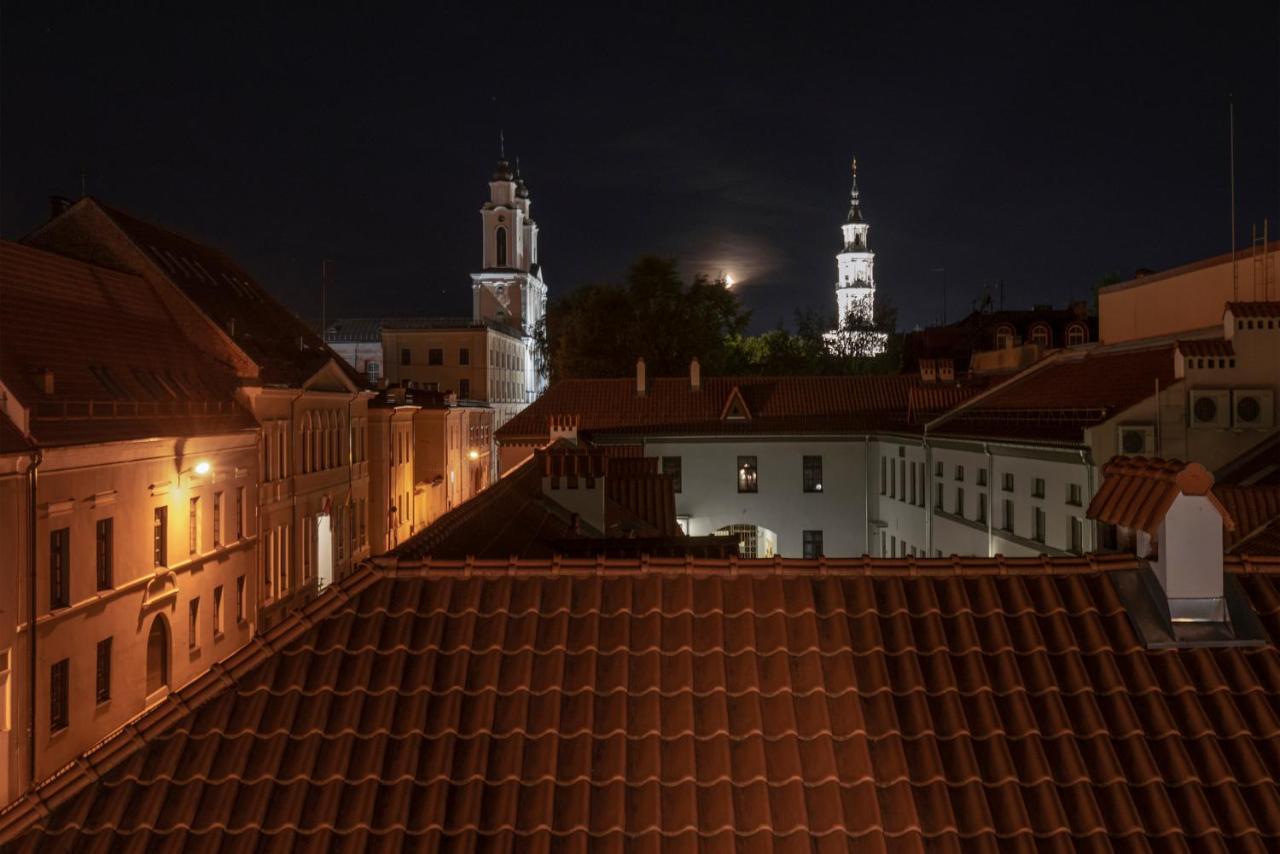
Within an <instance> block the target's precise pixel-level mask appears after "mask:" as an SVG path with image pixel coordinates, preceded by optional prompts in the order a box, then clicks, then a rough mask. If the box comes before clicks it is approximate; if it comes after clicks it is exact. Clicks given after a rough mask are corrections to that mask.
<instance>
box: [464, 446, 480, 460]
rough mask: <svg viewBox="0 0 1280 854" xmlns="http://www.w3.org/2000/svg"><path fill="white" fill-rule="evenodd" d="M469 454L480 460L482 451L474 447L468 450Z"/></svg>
mask: <svg viewBox="0 0 1280 854" xmlns="http://www.w3.org/2000/svg"><path fill="white" fill-rule="evenodd" d="M467 456H468V457H470V458H471V459H473V460H478V459H480V452H479V451H477V450H476V449H475V448H472V449H471V450H470V451H467Z"/></svg>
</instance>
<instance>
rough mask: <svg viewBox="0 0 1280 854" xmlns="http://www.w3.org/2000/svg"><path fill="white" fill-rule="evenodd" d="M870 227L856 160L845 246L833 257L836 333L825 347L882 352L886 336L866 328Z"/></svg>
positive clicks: (870, 293)
mask: <svg viewBox="0 0 1280 854" xmlns="http://www.w3.org/2000/svg"><path fill="white" fill-rule="evenodd" d="M870 228H871V227H870V226H869V225H868V224H867V223H866V221H865V220H864V219H863V218H862V205H861V202H860V201H859V199H858V161H857V160H854V161H853V189H852V190H850V192H849V215H848V216H847V217H845V221H844V225H842V226H840V230H841V232H842V233H843V236H844V246H843V248H842V249H841V250H840V252H839V253H838V254H837V255H836V272H837V274H838V278H837V280H836V308H837V310H838V312H839V313H838V314H837V316H836V331H834V332H831V333H828V335H827V342H828V344H829V345H830V346H831V347H832V348H833V349H836V350H837V351H840V352H847V353H850V354H853V355H864V356H873V355H877V354H879V353H883V352H884V348H885V335H884V333H882V332H874V331H871V330H870V329H869V327H870V326H871V323H872V321H873V319H874V312H875V297H876V276H875V261H876V254H875V253H874V252H872V251H871V248H870V246H869V245H868V244H867V232H868V230H870Z"/></svg>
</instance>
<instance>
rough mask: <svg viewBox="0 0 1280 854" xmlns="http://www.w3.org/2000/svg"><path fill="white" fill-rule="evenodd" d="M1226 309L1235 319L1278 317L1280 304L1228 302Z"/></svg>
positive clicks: (1269, 302)
mask: <svg viewBox="0 0 1280 854" xmlns="http://www.w3.org/2000/svg"><path fill="white" fill-rule="evenodd" d="M1227 308H1228V309H1229V310H1230V311H1231V313H1232V314H1233V315H1235V316H1236V318H1237V319H1240V318H1257V317H1263V318H1266V317H1280V302H1277V301H1275V300H1270V301H1267V302H1263V301H1258V302H1229V303H1227Z"/></svg>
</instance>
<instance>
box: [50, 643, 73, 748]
mask: <svg viewBox="0 0 1280 854" xmlns="http://www.w3.org/2000/svg"><path fill="white" fill-rule="evenodd" d="M70 689H71V660H70V659H67V658H64V659H62V660H61V661H59V662H57V663H56V664H54V665H53V666H52V667H50V668H49V732H51V733H53V732H58V731H60V730H64V729H66V728H67V724H68V723H70V721H71V710H70V708H69V707H68V703H69V698H68V692H69V691H70Z"/></svg>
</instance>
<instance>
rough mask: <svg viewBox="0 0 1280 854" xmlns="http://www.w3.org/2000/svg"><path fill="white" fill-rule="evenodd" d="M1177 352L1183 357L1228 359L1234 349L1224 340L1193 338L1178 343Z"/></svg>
mask: <svg viewBox="0 0 1280 854" xmlns="http://www.w3.org/2000/svg"><path fill="white" fill-rule="evenodd" d="M1178 350H1179V352H1181V353H1182V355H1184V356H1209V357H1213V358H1219V357H1230V356H1234V355H1235V354H1236V348H1235V347H1234V346H1232V344H1231V342H1230V341H1228V340H1226V339H1225V338H1194V339H1190V340H1186V341H1179V342H1178Z"/></svg>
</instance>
